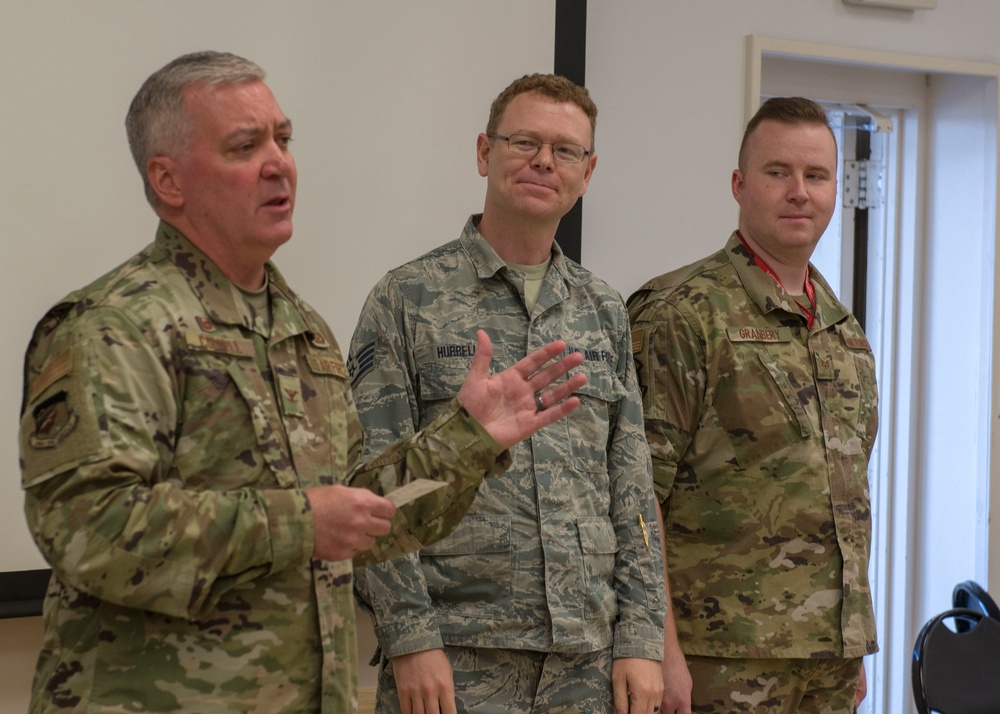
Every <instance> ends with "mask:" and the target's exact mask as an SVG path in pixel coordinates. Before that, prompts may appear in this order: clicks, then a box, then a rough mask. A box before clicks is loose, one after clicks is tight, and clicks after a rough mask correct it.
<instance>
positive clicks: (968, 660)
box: [910, 608, 1000, 714]
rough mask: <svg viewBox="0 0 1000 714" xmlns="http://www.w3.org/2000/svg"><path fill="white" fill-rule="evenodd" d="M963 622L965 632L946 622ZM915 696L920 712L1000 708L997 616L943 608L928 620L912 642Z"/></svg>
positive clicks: (974, 712)
mask: <svg viewBox="0 0 1000 714" xmlns="http://www.w3.org/2000/svg"><path fill="white" fill-rule="evenodd" d="M948 620H952V621H953V624H955V625H956V629H957V623H959V622H963V623H964V624H965V626H966V629H965V631H964V632H953V631H952V630H951V629H950V628H949V627H948V625H947V624H945V623H946V622H947V621H948ZM910 675H911V684H912V686H913V700H914V703H915V704H916V706H917V711H918V712H919V713H920V714H930V713H931V712H932V711H933V712H941V713H942V714H997V712H1000V620H995V619H993V618H992V617H987V616H986V615H985V614H984V613H982V612H979V611H977V610H970V609H965V608H958V609H954V610H947V611H946V612H942V613H941V614H940V615H936V616H934V617H932V618H931V619H930V620H928V621H927V624H925V625H924V626H923V628H921V630H920V634H918V635H917V640H916V643H915V644H914V645H913V663H912V666H911V669H910Z"/></svg>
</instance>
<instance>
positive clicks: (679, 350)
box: [629, 293, 706, 501]
mask: <svg viewBox="0 0 1000 714" xmlns="http://www.w3.org/2000/svg"><path fill="white" fill-rule="evenodd" d="M641 296H642V294H641V293H640V294H639V295H637V296H633V298H631V299H630V300H629V315H630V320H631V323H632V352H633V356H634V357H635V364H636V374H637V378H638V382H639V391H640V393H641V395H642V409H643V413H644V418H645V427H646V440H647V442H648V443H649V451H650V456H651V458H652V462H653V483H654V486H655V488H656V492H657V494H658V496H659V498H660V500H661V501H666V499H667V498H668V497H669V496H670V492H671V491H672V489H673V487H674V480H675V478H676V477H677V466H678V463H679V462H680V459H681V458H682V457H683V455H684V454H685V452H687V449H688V445H689V444H690V443H691V439H692V438H693V436H694V433H695V431H696V430H697V428H698V420H699V419H700V418H701V412H702V409H703V405H704V400H705V381H706V368H705V365H706V363H705V360H706V356H705V343H704V341H703V340H702V339H701V337H700V334H699V332H698V330H696V329H694V328H693V327H692V325H691V323H690V322H689V321H688V320H687V319H686V318H685V316H684V315H682V314H681V313H680V312H679V311H678V310H677V308H676V307H675V306H674V305H671V304H669V303H667V302H663V301H658V300H657V301H646V300H643V299H639V300H636V299H635V298H636V297H641Z"/></svg>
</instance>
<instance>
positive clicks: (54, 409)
mask: <svg viewBox="0 0 1000 714" xmlns="http://www.w3.org/2000/svg"><path fill="white" fill-rule="evenodd" d="M31 417H32V419H34V424H35V428H34V430H33V431H32V432H31V434H30V435H29V437H28V442H29V443H30V444H31V445H32V446H33V447H35V448H36V449H54V448H56V447H57V446H59V445H60V444H61V443H63V442H64V441H65V440H66V437H68V436H69V435H70V434H72V433H73V430H74V429H76V425H77V424H78V423H79V421H80V413H79V412H78V411H77V410H76V408H74V407H72V406H70V403H69V394H68V393H67V392H65V391H62V390H61V391H58V392H56V393H55V394H53V395H52V396H51V397H49V398H47V399H46V400H45V401H43V402H41V403H39V404H37V405H35V408H34V409H33V410H32V412H31Z"/></svg>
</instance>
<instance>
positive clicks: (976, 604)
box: [951, 580, 1000, 620]
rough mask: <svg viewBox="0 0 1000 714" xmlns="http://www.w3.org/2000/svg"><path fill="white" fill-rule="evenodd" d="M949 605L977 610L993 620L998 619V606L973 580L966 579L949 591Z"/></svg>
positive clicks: (999, 610) (999, 612)
mask: <svg viewBox="0 0 1000 714" xmlns="http://www.w3.org/2000/svg"><path fill="white" fill-rule="evenodd" d="M951 606H952V607H967V608H969V609H970V610H979V611H980V612H982V613H983V614H984V615H986V616H988V617H992V618H993V619H994V620H1000V607H997V604H996V603H995V602H993V598H991V597H990V594H989V593H988V592H986V591H985V590H984V589H983V588H982V587H981V586H980V585H979V583H977V582H976V581H975V580H966V581H964V582H961V583H959V584H958V585H956V586H955V589H954V590H952V591H951Z"/></svg>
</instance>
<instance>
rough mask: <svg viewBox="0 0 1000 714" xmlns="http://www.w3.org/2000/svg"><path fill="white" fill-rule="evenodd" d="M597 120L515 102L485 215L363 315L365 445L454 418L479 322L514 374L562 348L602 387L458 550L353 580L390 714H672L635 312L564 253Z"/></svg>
mask: <svg viewBox="0 0 1000 714" xmlns="http://www.w3.org/2000/svg"><path fill="white" fill-rule="evenodd" d="M596 112H597V109H596V107H595V106H594V104H593V102H592V101H591V100H590V97H589V95H588V93H587V91H586V90H585V89H583V88H581V87H578V86H576V85H574V84H573V83H571V82H569V81H568V80H566V79H564V78H561V77H555V76H552V75H532V76H527V77H524V78H522V79H520V80H517V81H515V82H514V83H513V84H512V85H511V86H510V87H508V88H507V89H506V90H504V92H502V93H501V94H500V96H499V97H498V98H497V100H496V101H495V102H494V104H493V107H492V109H491V112H490V119H489V123H488V125H487V130H486V132H485V133H483V134H480V135H479V139H478V144H477V160H478V165H479V172H480V174H481V175H482V176H485V177H486V178H487V189H486V201H485V207H484V209H483V213H482V214H481V215H475V216H472V217H471V218H470V219H469V220H468V222H467V223H466V225H465V228H464V229H463V231H462V234H461V237H460V238H459V239H458V240H456V241H453V242H451V243H448V244H446V245H444V246H442V247H440V248H438V249H436V250H434V251H432V252H430V253H428V254H427V255H425V256H423V257H422V258H418V259H417V260H415V261H413V262H411V263H408V264H406V265H403V266H402V267H400V268H397V269H395V270H393V271H392V272H390V273H389V274H388V275H387V276H386V277H385V278H384V279H383V280H382V281H381V282H380V283H379V284H378V285H377V286H376V287H375V288H374V289H373V290H372V293H371V295H370V296H369V298H368V301H367V303H366V304H365V307H364V309H363V311H362V315H361V319H360V321H359V323H358V327H357V330H356V332H355V334H354V339H353V341H352V346H351V349H352V357H351V359H350V360H349V364H351V366H352V369H353V370H354V371H353V374H352V380H353V381H352V384H353V388H354V395H355V399H356V401H357V403H358V411H359V414H360V416H361V421H362V424H363V425H364V427H365V433H366V437H367V442H366V443H367V445H368V448H369V449H374V450H377V449H380V448H382V447H383V446H384V445H385V444H388V443H391V442H392V441H394V440H396V439H398V438H400V437H406V436H408V435H409V434H412V433H413V432H415V431H416V430H418V429H421V428H423V427H424V426H425V425H427V424H429V423H431V422H432V421H433V420H434V419H436V418H438V417H439V415H440V414H441V413H442V411H443V410H444V409H446V405H447V404H448V402H449V401H450V400H451V399H452V397H453V396H454V395H455V392H456V390H457V389H458V386H459V382H460V379H459V375H460V374H461V373H462V372H463V371H465V370H467V369H468V366H469V361H470V359H472V357H473V355H474V354H476V347H475V340H474V339H473V336H474V328H475V326H476V325H477V324H480V323H481V324H483V325H485V326H486V327H485V329H486V330H487V331H488V332H489V333H490V336H491V337H492V338H493V342H494V344H495V355H494V356H495V358H496V359H497V360H498V361H499V362H500V363H501V364H504V365H507V364H513V363H514V362H516V361H517V360H518V359H520V358H521V356H522V355H524V354H525V352H526V351H527V350H530V349H532V348H533V347H534V346H535V345H539V344H543V343H545V342H548V341H550V340H552V339H553V338H556V337H559V338H562V339H564V340H565V341H566V343H567V344H568V345H569V349H570V350H571V351H573V352H575V353H577V354H581V355H583V356H584V363H583V368H582V370H583V372H585V373H586V374H587V385H586V386H585V387H584V388H582V389H581V390H580V392H579V393H580V395H581V402H582V404H581V407H580V409H578V410H577V412H575V414H574V415H573V417H572V418H571V419H570V420H567V421H565V422H563V423H560V424H559V425H558V426H554V427H552V428H547V429H542V430H541V431H539V432H538V433H537V434H535V436H534V437H532V438H531V439H530V440H529V441H526V442H524V443H522V444H519V445H518V446H517V447H515V448H514V449H513V450H512V452H511V455H512V457H513V461H514V464H513V466H512V467H511V470H510V472H508V475H507V477H506V478H505V480H504V482H503V483H500V482H499V481H496V480H492V481H490V482H488V483H484V485H483V486H482V488H481V489H480V491H479V493H478V494H477V496H476V500H475V501H474V503H473V505H472V509H471V510H470V512H469V515H468V516H466V518H465V520H464V521H463V522H462V524H461V525H460V526H459V528H458V529H457V530H456V531H455V532H454V533H453V534H452V535H451V536H449V537H448V538H445V539H444V540H442V541H441V542H440V543H438V544H436V545H434V546H432V547H429V548H425V549H423V550H422V551H421V552H420V554H419V557H416V556H411V557H408V558H405V559H399V560H396V561H393V562H391V563H385V564H383V565H380V566H377V567H372V568H367V569H366V570H365V571H364V572H360V573H358V583H359V589H360V590H361V593H362V596H363V600H364V601H365V602H366V604H367V605H368V606H370V607H371V608H372V610H373V612H374V619H375V624H376V634H377V636H378V639H379V643H380V645H381V650H382V659H381V665H382V666H381V671H380V677H379V694H378V705H377V710H378V711H379V712H398V711H402V712H405V713H409V712H422V711H427V712H437V711H441V712H443V713H444V714H448V713H449V712H455V711H456V706H457V710H458V711H463V712H466V711H468V712H499V711H503V712H530V711H537V712H571V711H573V712H575V711H586V712H611V711H622V712H625V711H630V712H632V713H633V714H649V713H650V712H652V711H654V707H656V706H657V705H658V704H659V702H660V693H661V690H662V676H661V674H660V663H659V660H660V659H661V658H662V649H663V618H664V614H665V610H664V606H665V598H663V597H662V593H661V592H658V591H657V589H658V588H659V587H661V586H662V584H663V574H662V571H661V566H660V541H659V534H658V532H657V529H656V527H655V512H656V511H655V503H654V498H653V490H652V482H651V475H650V465H649V456H648V451H647V448H646V444H645V439H644V438H643V434H642V409H641V405H640V402H639V395H638V392H637V390H636V383H635V368H634V364H633V360H632V358H631V351H630V349H631V343H630V333H629V327H628V316H627V313H626V312H625V306H624V304H623V302H622V299H621V297H620V296H619V295H618V294H617V293H616V292H615V291H614V290H612V289H611V288H610V287H609V286H608V285H607V284H606V283H604V282H602V281H600V280H598V279H597V278H596V277H594V276H593V275H592V274H591V273H590V272H588V271H587V270H584V269H583V268H582V267H580V266H579V265H577V264H576V263H574V262H572V261H570V260H568V259H567V258H566V257H565V256H564V255H563V253H562V251H561V250H560V249H559V246H558V245H557V244H555V243H554V242H553V240H554V237H555V232H556V228H557V227H558V225H559V221H560V219H561V218H562V216H563V215H564V214H565V213H566V212H567V211H568V210H569V209H570V208H571V207H572V206H573V204H574V203H576V201H577V199H578V198H579V197H580V196H582V195H583V194H584V192H585V191H586V188H587V184H588V182H589V180H590V177H591V174H592V172H593V170H594V166H595V164H596V160H597V157H596V156H595V155H594V152H593V139H594V131H593V130H594V121H595V119H596ZM538 407H539V409H540V410H543V411H544V410H545V409H548V408H549V402H548V400H547V399H546V398H545V397H544V395H542V396H540V397H539V404H538Z"/></svg>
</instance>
